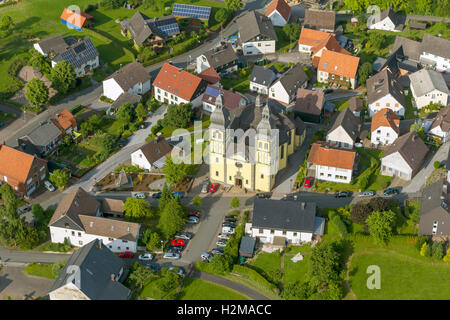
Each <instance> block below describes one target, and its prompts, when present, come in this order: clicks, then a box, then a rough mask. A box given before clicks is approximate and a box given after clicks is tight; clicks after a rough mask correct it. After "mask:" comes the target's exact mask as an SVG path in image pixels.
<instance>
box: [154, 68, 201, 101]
mask: <svg viewBox="0 0 450 320" xmlns="http://www.w3.org/2000/svg"><path fill="white" fill-rule="evenodd" d="M202 81H203V79H202V78H200V77H198V76H196V75H193V74H192V73H189V72H187V71H185V70H182V69H179V68H177V67H175V66H173V65H171V64H170V63H167V62H166V63H164V65H163V66H162V68H161V70H160V71H159V73H158V75H157V76H156V79H155V81H153V86H154V87H157V88H161V89H163V90H165V91H167V92H170V93H172V94H173V95H175V96H177V97H180V98H182V99H184V100H186V101H191V98H192V97H193V95H194V94H195V91H196V90H197V88H198V87H199V85H200V83H201V82H202Z"/></svg>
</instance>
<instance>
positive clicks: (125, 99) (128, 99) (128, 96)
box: [111, 92, 142, 110]
mask: <svg viewBox="0 0 450 320" xmlns="http://www.w3.org/2000/svg"><path fill="white" fill-rule="evenodd" d="M141 99H142V97H141V96H140V95H138V94H135V93H129V92H123V93H122V94H121V95H120V96H119V97H118V98H117V99H116V101H114V102H113V103H112V104H111V109H114V110H117V109H119V108H120V107H121V106H122V105H124V104H125V103H129V104H132V105H137V104H138V103H139V102H140V101H141Z"/></svg>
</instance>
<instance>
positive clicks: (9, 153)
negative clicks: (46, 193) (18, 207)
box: [0, 144, 47, 196]
mask: <svg viewBox="0 0 450 320" xmlns="http://www.w3.org/2000/svg"><path fill="white" fill-rule="evenodd" d="M46 176H47V161H45V160H43V159H40V158H37V157H34V156H32V155H29V154H27V153H25V152H21V151H19V150H16V149H14V148H11V147H8V146H6V145H4V144H0V184H2V183H8V184H9V185H10V186H11V187H12V188H13V189H14V190H15V191H16V192H18V193H19V194H22V195H25V196H29V195H31V194H32V193H33V192H34V191H35V190H36V189H37V188H38V187H39V186H40V185H42V184H43V182H44V181H45V178H46Z"/></svg>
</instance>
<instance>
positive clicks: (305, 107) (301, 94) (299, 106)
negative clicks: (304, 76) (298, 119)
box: [294, 88, 325, 115]
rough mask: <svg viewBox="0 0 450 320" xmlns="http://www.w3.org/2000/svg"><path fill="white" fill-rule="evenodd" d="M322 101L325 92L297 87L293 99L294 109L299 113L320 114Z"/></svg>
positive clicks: (323, 100)
mask: <svg viewBox="0 0 450 320" xmlns="http://www.w3.org/2000/svg"><path fill="white" fill-rule="evenodd" d="M324 102H325V94H324V93H323V91H312V90H309V89H302V88H299V89H298V90H297V99H296V101H295V107H294V110H295V111H298V112H301V113H307V114H313V115H320V114H321V113H322V109H323V105H324Z"/></svg>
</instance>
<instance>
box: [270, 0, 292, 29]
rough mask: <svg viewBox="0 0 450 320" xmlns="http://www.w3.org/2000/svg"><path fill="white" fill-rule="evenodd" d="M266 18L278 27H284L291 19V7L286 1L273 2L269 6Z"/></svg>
mask: <svg viewBox="0 0 450 320" xmlns="http://www.w3.org/2000/svg"><path fill="white" fill-rule="evenodd" d="M266 17H268V18H269V19H270V21H272V24H273V25H274V26H276V27H283V26H284V25H285V24H286V23H288V22H289V18H290V17H291V7H290V6H289V5H288V4H287V3H286V1H284V0H273V1H272V2H271V3H270V4H269V5H268V6H267V11H266Z"/></svg>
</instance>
